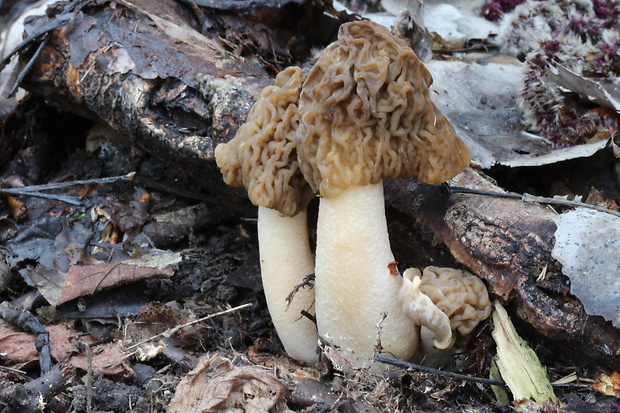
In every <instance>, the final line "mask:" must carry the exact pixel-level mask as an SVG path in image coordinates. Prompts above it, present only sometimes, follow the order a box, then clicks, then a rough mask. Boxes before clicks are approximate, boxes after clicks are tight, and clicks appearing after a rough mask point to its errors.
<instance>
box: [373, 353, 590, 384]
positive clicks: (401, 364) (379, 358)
mask: <svg viewBox="0 0 620 413" xmlns="http://www.w3.org/2000/svg"><path fill="white" fill-rule="evenodd" d="M375 360H376V361H378V362H380V363H385V364H390V365H392V366H397V367H401V368H403V369H405V370H410V371H411V370H419V371H423V372H425V373H432V374H437V375H439V376H446V377H452V378H454V379H457V380H466V381H473V382H475V383H482V384H488V385H493V386H503V387H506V383H505V382H504V381H503V380H493V379H487V378H484V377H477V376H469V375H467V374H459V373H453V372H451V371H445V370H437V369H433V368H431V367H426V366H421V365H419V364H414V363H409V362H408V361H404V360H399V359H395V358H392V357H387V356H384V355H383V354H379V353H375ZM551 386H553V387H555V388H558V387H561V388H589V387H591V386H590V385H589V384H584V383H551Z"/></svg>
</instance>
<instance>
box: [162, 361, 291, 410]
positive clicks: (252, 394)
mask: <svg viewBox="0 0 620 413" xmlns="http://www.w3.org/2000/svg"><path fill="white" fill-rule="evenodd" d="M212 364H213V358H212V357H211V358H209V357H203V358H202V359H201V360H200V362H199V364H198V367H196V368H195V369H194V370H192V371H191V372H190V373H189V374H188V375H187V376H186V377H185V378H184V379H183V380H182V381H181V382H180V383H179V385H178V386H177V388H176V393H175V396H174V398H173V399H172V402H171V403H170V410H169V412H171V413H208V412H219V411H223V410H224V409H230V408H241V409H242V410H243V411H245V412H248V413H252V412H290V411H291V410H289V409H288V408H287V407H286V403H285V399H284V396H285V391H286V389H285V387H284V385H283V384H282V383H280V382H279V381H278V380H277V379H276V378H275V376H274V375H273V373H272V372H271V371H267V370H265V369H263V368H261V367H258V366H239V367H232V369H230V370H229V371H226V372H224V373H219V374H218V373H215V374H214V375H213V373H211V374H210V372H209V370H210V369H211V370H212Z"/></svg>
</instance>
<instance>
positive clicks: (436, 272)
mask: <svg viewBox="0 0 620 413" xmlns="http://www.w3.org/2000/svg"><path fill="white" fill-rule="evenodd" d="M420 291H421V292H422V293H424V294H425V295H426V296H428V297H429V298H430V299H431V300H432V301H433V303H434V304H435V305H436V306H437V307H438V308H439V309H440V310H441V311H442V312H443V313H444V314H446V315H447V316H448V318H449V319H450V327H451V328H452V331H458V332H459V333H460V335H461V336H466V335H468V334H470V333H471V332H472V331H473V330H474V328H475V327H476V326H477V325H478V324H479V323H480V322H481V321H483V320H485V319H487V318H488V317H489V316H490V315H491V310H492V307H491V302H490V301H489V294H488V292H487V289H486V286H485V285H484V283H483V282H482V280H481V279H480V278H478V277H476V276H475V275H473V274H471V273H469V272H467V271H461V270H456V269H453V268H439V267H426V268H425V269H424V271H423V272H422V277H421V284H420Z"/></svg>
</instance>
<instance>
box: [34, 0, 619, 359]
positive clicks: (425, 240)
mask: <svg viewBox="0 0 620 413" xmlns="http://www.w3.org/2000/svg"><path fill="white" fill-rule="evenodd" d="M152 3H153V2H147V1H139V0H132V1H121V2H117V4H116V7H115V8H112V7H109V6H107V5H105V4H104V5H103V6H95V7H91V8H89V9H88V11H87V12H86V11H84V10H82V11H80V12H78V13H77V15H76V18H75V19H74V20H72V21H71V22H70V24H68V25H67V26H64V27H62V28H59V29H57V30H55V31H54V32H53V34H52V35H51V37H50V39H49V41H48V43H47V45H46V46H45V48H44V49H43V50H42V53H41V56H40V58H39V59H38V60H37V62H35V64H34V65H33V66H32V70H31V72H30V73H29V74H28V76H27V77H26V78H25V81H24V83H23V85H22V86H24V87H25V88H27V89H28V90H30V91H31V92H33V94H35V95H36V96H39V97H42V98H44V99H46V101H47V102H49V103H50V104H53V105H55V106H57V107H59V108H61V109H62V110H65V111H70V112H73V113H76V114H79V115H81V116H85V117H88V118H92V119H97V120H99V121H103V122H105V123H107V124H109V125H110V126H112V127H113V128H114V129H116V130H117V131H118V132H120V133H121V134H122V135H124V136H126V137H128V138H129V139H130V140H131V143H132V144H134V145H136V146H138V147H140V148H142V149H143V150H145V151H147V152H148V153H150V154H152V155H153V156H156V157H158V158H160V159H164V160H166V161H167V162H169V163H171V164H173V165H175V166H176V167H178V168H181V169H183V170H185V171H187V172H188V173H189V174H191V175H193V176H194V177H196V179H197V181H198V182H200V183H201V184H202V185H203V187H205V188H206V189H207V190H208V191H209V192H210V193H211V194H212V195H214V196H215V197H217V198H218V199H220V201H221V202H222V203H225V204H226V205H228V206H230V207H231V208H234V209H238V210H239V209H241V210H244V211H248V213H252V212H251V211H253V208H252V207H251V206H250V204H249V203H248V202H247V200H245V199H244V196H243V195H242V194H241V192H240V191H238V190H236V189H234V188H231V187H228V186H226V185H224V184H223V182H222V179H221V176H220V174H219V171H218V169H217V167H216V165H215V160H214V156H213V150H214V148H215V146H216V145H217V144H218V143H219V142H224V141H227V140H229V139H230V138H232V137H233V136H234V134H235V132H236V129H237V127H238V126H239V125H240V124H241V123H242V122H243V121H244V119H245V115H246V113H247V111H248V110H249V107H250V106H251V105H252V103H253V102H254V99H255V96H257V95H258V93H259V91H260V90H261V89H262V88H263V87H264V86H266V85H268V84H271V83H272V75H273V73H271V72H270V70H272V69H273V68H274V67H275V66H274V64H275V63H281V64H283V65H286V64H287V62H286V61H284V60H279V59H278V58H276V56H278V55H280V56H281V51H279V52H277V53H275V52H274V53H275V54H273V55H272V56H271V57H269V56H260V57H259V58H251V57H250V56H244V55H243V49H244V47H247V43H246V44H245V46H244V43H243V42H240V43H239V44H237V45H236V46H235V47H232V48H231V42H230V41H226V40H225V35H222V37H220V36H218V33H217V32H214V33H212V34H213V35H212V36H211V37H207V36H204V35H202V34H200V33H199V32H198V31H197V29H198V28H199V27H198V26H200V25H199V24H198V23H197V21H201V22H202V23H201V24H202V27H205V25H207V26H208V25H209V24H212V27H214V28H218V30H223V27H224V26H223V25H222V20H218V21H217V22H216V21H213V20H209V17H208V14H206V13H205V14H204V15H201V16H200V18H198V19H197V18H195V17H196V16H195V15H192V14H191V13H190V12H189V11H188V9H185V8H182V7H180V6H179V5H178V3H175V2H172V1H167V0H162V1H158V2H156V6H154V5H152ZM162 5H166V9H165V13H162V12H161V11H160V10H162V9H160V7H162ZM154 8H157V11H155V9H154ZM228 17H229V18H230V19H234V18H235V16H231V15H228ZM171 22H175V23H171ZM235 22H236V23H237V24H239V25H240V26H238V27H237V28H238V29H239V30H241V31H243V30H248V32H247V33H246V34H247V35H248V36H249V35H250V33H251V30H250V29H248V27H251V26H252V25H255V24H257V23H251V22H250V21H248V20H244V19H242V18H238V19H236V20H235ZM244 24H245V25H244ZM252 27H254V26H252ZM263 29H264V30H265V32H263V33H270V32H269V29H268V28H267V27H266V26H264V27H263ZM253 30H255V28H254V29H253ZM261 38H262V39H264V37H261ZM222 39H224V40H222ZM246 41H247V39H246ZM257 43H260V42H257ZM255 45H256V44H255ZM233 46H234V45H233ZM273 46H274V47H275V43H273ZM268 49H269V48H268V47H265V48H263V50H262V51H263V52H264V51H266V50H268ZM274 50H275V49H274ZM235 53H237V54H235ZM252 53H256V50H252ZM268 60H269V61H270V62H267V61H268ZM453 184H454V185H457V186H462V187H470V188H476V189H483V190H489V191H501V189H500V188H498V187H496V186H495V185H493V184H492V183H490V182H488V181H486V180H484V179H483V178H482V177H481V175H480V174H478V173H477V172H475V171H473V170H468V171H466V173H464V174H462V175H460V176H459V177H458V178H457V179H456V181H455V182H454V183H453ZM386 199H387V200H388V204H389V205H390V207H389V208H388V218H389V220H390V226H391V229H392V230H393V232H392V242H393V247H394V252H395V256H396V258H397V259H398V260H400V261H401V262H403V263H406V264H409V265H416V266H423V265H428V264H429V263H431V262H432V263H433V264H439V265H449V264H458V265H462V266H465V267H468V268H469V269H471V270H472V271H473V272H474V273H475V274H477V275H478V276H480V277H481V278H483V279H485V280H486V281H487V283H488V285H489V286H490V289H491V291H492V292H493V294H495V295H496V296H497V297H499V298H500V299H501V300H502V302H504V303H505V304H507V305H508V308H509V310H511V311H512V312H514V313H515V314H517V315H518V316H519V317H520V318H521V319H522V320H523V321H525V322H527V323H528V324H529V325H530V326H531V327H532V330H534V331H535V332H536V333H538V334H540V336H541V337H544V338H546V339H549V340H548V341H547V343H548V344H549V345H550V346H552V347H554V348H558V349H562V350H564V349H573V350H575V351H577V352H580V353H582V354H584V355H587V356H589V357H590V358H591V360H594V361H602V362H603V363H605V364H607V365H608V366H610V367H613V368H616V369H617V368H620V362H619V360H618V358H617V357H616V354H615V353H614V350H613V349H617V348H620V333H619V332H618V330H617V329H615V328H613V327H612V326H611V324H610V323H608V322H605V321H604V320H603V319H602V318H601V317H593V316H588V315H587V314H586V313H585V311H584V309H583V306H582V305H581V303H580V302H579V301H578V300H577V299H576V298H575V297H573V296H571V295H570V294H569V288H568V284H567V282H568V280H567V278H566V277H565V276H563V275H562V273H561V267H560V264H559V263H558V262H557V261H555V260H554V259H553V258H552V256H551V249H552V248H553V242H554V238H553V234H554V231H555V224H554V222H553V220H552V217H553V214H554V212H553V211H550V210H549V209H547V208H545V207H542V206H539V205H536V204H526V203H524V202H522V201H520V200H514V199H503V198H490V197H483V196H476V195H471V194H452V195H451V196H450V194H449V192H448V190H447V188H446V187H445V186H428V185H423V184H420V183H417V182H415V181H413V180H412V181H402V180H396V181H391V182H387V183H386ZM241 200H243V201H241ZM543 268H546V277H545V278H544V280H537V277H538V275H539V274H540V272H541V271H542V270H543ZM582 361H583V360H582Z"/></svg>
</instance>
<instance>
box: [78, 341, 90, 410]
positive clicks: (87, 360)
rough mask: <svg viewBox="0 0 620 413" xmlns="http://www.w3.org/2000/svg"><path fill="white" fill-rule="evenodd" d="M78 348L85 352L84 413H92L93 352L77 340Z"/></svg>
mask: <svg viewBox="0 0 620 413" xmlns="http://www.w3.org/2000/svg"><path fill="white" fill-rule="evenodd" d="M77 344H78V348H82V349H84V351H85V352H86V413H91V412H92V405H93V351H92V350H91V348H90V346H89V345H88V343H87V342H86V341H84V340H77Z"/></svg>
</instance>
